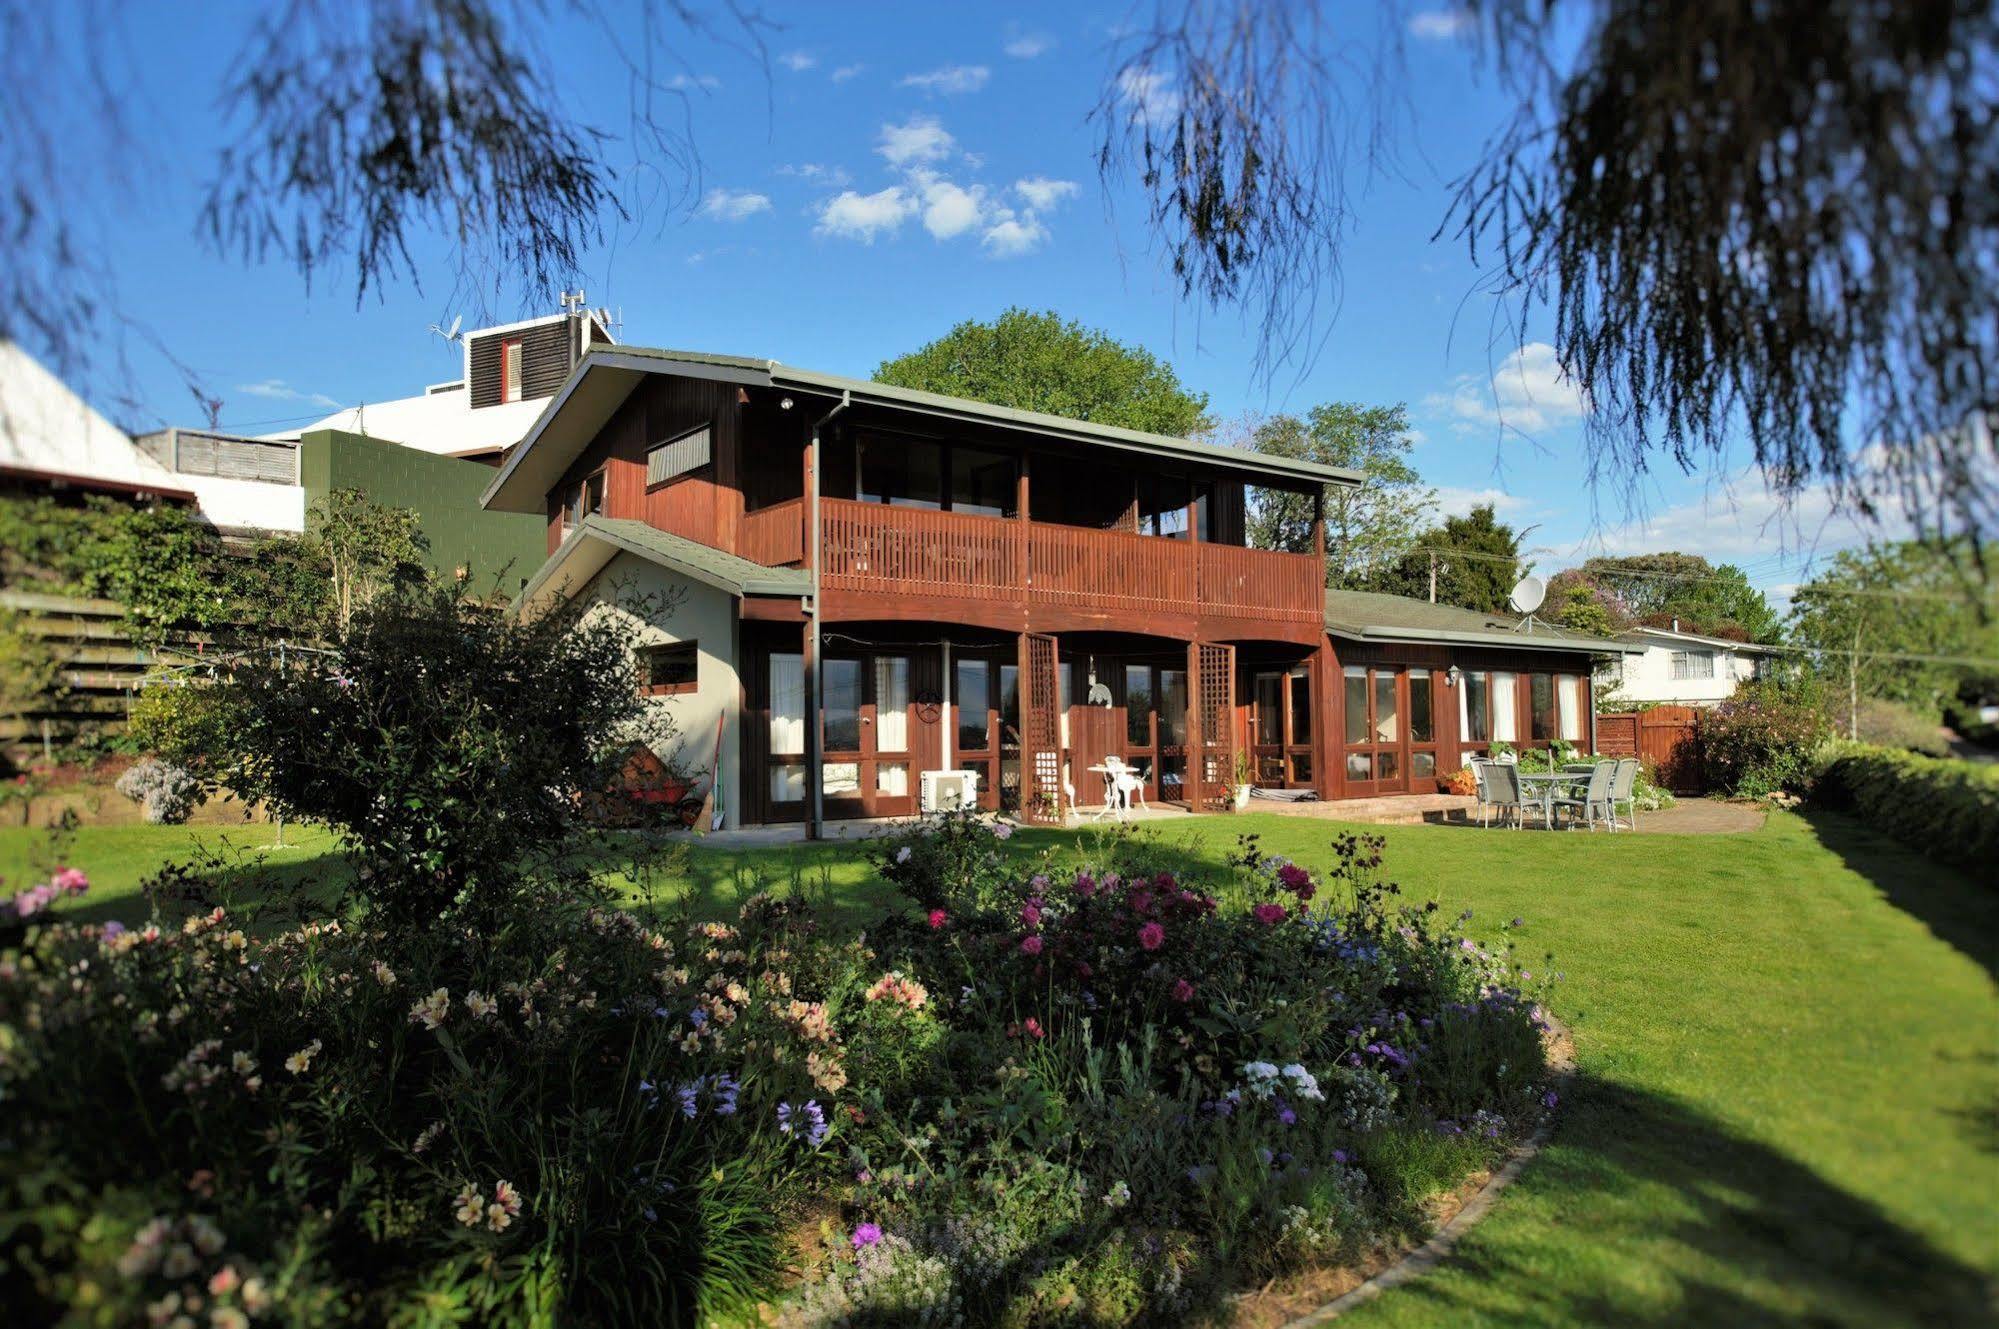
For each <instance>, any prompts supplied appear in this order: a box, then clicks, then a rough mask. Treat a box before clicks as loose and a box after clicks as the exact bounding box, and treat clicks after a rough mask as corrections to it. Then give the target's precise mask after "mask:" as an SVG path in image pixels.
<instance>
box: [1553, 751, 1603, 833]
mask: <svg viewBox="0 0 1999 1329" xmlns="http://www.w3.org/2000/svg"><path fill="white" fill-rule="evenodd" d="M1616 769H1617V767H1616V764H1615V763H1613V762H1608V761H1600V762H1598V763H1596V764H1595V765H1594V766H1592V767H1590V772H1589V783H1588V784H1586V785H1584V786H1583V791H1582V796H1581V797H1577V796H1576V794H1575V792H1574V791H1575V786H1574V785H1568V786H1566V787H1565V788H1566V790H1567V792H1564V793H1558V794H1556V795H1555V796H1554V797H1553V798H1551V799H1549V800H1548V817H1549V825H1550V826H1552V825H1553V824H1554V814H1555V810H1556V809H1557V808H1562V809H1566V810H1567V812H1568V814H1569V820H1570V824H1571V825H1573V824H1574V822H1575V815H1576V812H1577V811H1578V810H1580V811H1581V812H1582V814H1583V825H1584V826H1586V827H1588V828H1589V829H1590V830H1595V829H1596V819H1597V814H1599V813H1601V814H1602V815H1603V818H1604V820H1605V821H1606V822H1607V823H1609V824H1610V827H1611V829H1612V830H1615V829H1616V821H1617V819H1616V817H1614V816H1613V815H1612V814H1611V810H1610V790H1611V777H1612V775H1613V773H1614V772H1615V771H1616Z"/></svg>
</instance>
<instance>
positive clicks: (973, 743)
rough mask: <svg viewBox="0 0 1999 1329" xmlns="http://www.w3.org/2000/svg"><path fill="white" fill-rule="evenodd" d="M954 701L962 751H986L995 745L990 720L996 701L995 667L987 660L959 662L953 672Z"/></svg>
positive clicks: (958, 742) (952, 698)
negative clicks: (987, 726)
mask: <svg viewBox="0 0 1999 1329" xmlns="http://www.w3.org/2000/svg"><path fill="white" fill-rule="evenodd" d="M951 704H952V707H953V708H954V709H955V710H956V711H957V713H958V740H957V748H958V750H959V751H961V752H984V751H986V750H987V749H988V748H989V747H991V742H990V736H989V735H988V733H987V730H986V722H987V718H988V717H987V712H988V711H990V710H991V709H992V704H993V672H992V666H991V665H990V664H988V663H987V662H986V661H984V660H960V661H958V662H957V667H956V669H955V670H954V671H953V679H952V685H951Z"/></svg>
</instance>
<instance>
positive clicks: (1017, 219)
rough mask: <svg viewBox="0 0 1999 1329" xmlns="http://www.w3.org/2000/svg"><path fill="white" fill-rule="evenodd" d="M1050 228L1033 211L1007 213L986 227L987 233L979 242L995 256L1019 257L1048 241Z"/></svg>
mask: <svg viewBox="0 0 1999 1329" xmlns="http://www.w3.org/2000/svg"><path fill="white" fill-rule="evenodd" d="M1047 240H1048V228H1047V227H1045V226H1043V225H1042V224H1041V223H1040V222H1039V221H1038V220H1036V218H1035V216H1034V214H1033V213H1031V212H1029V213H1024V214H1022V215H1020V216H1014V215H1012V214H1007V215H1004V216H1001V217H999V218H997V219H996V220H995V221H994V222H993V224H992V225H990V226H988V227H986V233H985V234H984V235H983V236H981V237H979V243H981V244H983V245H984V246H985V247H986V252H987V253H989V254H991V255H992V256H993V257H994V258H1019V257H1020V256H1021V255H1023V254H1031V253H1033V252H1034V251H1035V250H1037V249H1039V248H1041V246H1042V245H1043V244H1045V243H1047Z"/></svg>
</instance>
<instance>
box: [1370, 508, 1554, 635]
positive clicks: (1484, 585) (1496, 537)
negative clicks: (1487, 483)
mask: <svg viewBox="0 0 1999 1329" xmlns="http://www.w3.org/2000/svg"><path fill="white" fill-rule="evenodd" d="M1433 560H1434V566H1435V568H1436V576H1437V603H1438V604H1447V605H1460V606H1462V607H1464V608H1466V609H1475V610H1478V611H1479V612H1480V613H1487V614H1489V613H1498V612H1501V611H1503V610H1505V609H1506V598H1507V595H1508V594H1509V593H1510V592H1511V591H1512V590H1513V583H1515V582H1517V581H1519V580H1520V533H1519V532H1517V531H1515V530H1514V529H1513V528H1512V527H1511V526H1508V525H1507V524H1506V523H1505V522H1503V521H1501V520H1499V516H1498V514H1497V513H1496V512H1495V511H1494V510H1493V506H1492V504H1490V503H1482V504H1480V505H1479V506H1478V507H1475V508H1473V509H1472V510H1471V511H1470V512H1469V513H1467V514H1466V515H1464V516H1462V517H1446V518H1445V519H1444V520H1443V522H1442V523H1441V524H1440V525H1437V526H1432V527H1430V528H1429V529H1428V530H1426V531H1424V532H1423V533H1422V534H1421V535H1419V536H1418V537H1417V540H1416V547H1415V548H1413V549H1411V550H1410V551H1409V552H1408V553H1406V554H1404V555H1403V556H1402V557H1401V558H1399V559H1397V560H1396V561H1395V563H1394V564H1393V566H1391V567H1390V568H1389V569H1388V571H1387V572H1386V573H1385V574H1384V575H1383V577H1382V578H1381V583H1380V586H1379V589H1381V590H1384V591H1387V592H1389V593H1391V594H1394V595H1407V596H1412V597H1414V598H1416V599H1418V600H1427V599H1428V598H1429V597H1430V571H1431V567H1432V562H1433Z"/></svg>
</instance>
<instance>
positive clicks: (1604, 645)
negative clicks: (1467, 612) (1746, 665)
mask: <svg viewBox="0 0 1999 1329" xmlns="http://www.w3.org/2000/svg"><path fill="white" fill-rule="evenodd" d="M1326 631H1327V632H1329V633H1331V634H1332V635H1333V636H1336V637H1345V638H1346V639H1348V640H1349V641H1365V642H1414V643H1419V644H1424V645H1447V646H1503V647H1507V648H1509V649H1513V650H1525V651H1566V652H1569V653H1571V654H1589V655H1643V654H1644V653H1645V648H1644V647H1642V646H1629V645H1626V644H1624V643H1622V642H1615V641H1608V640H1605V639H1603V638H1600V637H1565V638H1552V637H1535V636H1531V635H1527V634H1523V633H1517V632H1454V631H1451V630H1450V629H1448V628H1391V627H1381V626H1378V625H1369V626H1361V627H1354V626H1351V625H1347V624H1331V623H1329V624H1327V625H1326Z"/></svg>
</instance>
